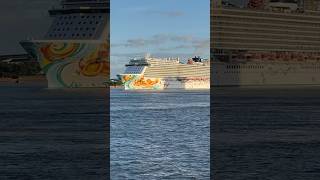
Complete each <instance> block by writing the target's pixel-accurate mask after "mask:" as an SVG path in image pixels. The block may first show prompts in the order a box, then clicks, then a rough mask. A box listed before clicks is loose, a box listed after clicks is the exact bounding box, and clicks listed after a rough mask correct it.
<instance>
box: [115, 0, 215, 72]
mask: <svg viewBox="0 0 320 180" xmlns="http://www.w3.org/2000/svg"><path fill="white" fill-rule="evenodd" d="M209 12H210V1H209V0H112V1H111V34H110V37H111V76H112V77H115V75H116V74H118V73H121V72H122V71H123V70H124V64H125V63H127V62H128V61H129V59H130V58H133V57H136V56H143V55H144V54H145V53H151V54H152V55H153V56H156V57H168V56H170V57H180V58H182V59H187V58H189V57H191V56H195V55H200V56H202V57H205V58H208V57H209V44H210V43H209V42H210V24H209V23H210V13H209Z"/></svg>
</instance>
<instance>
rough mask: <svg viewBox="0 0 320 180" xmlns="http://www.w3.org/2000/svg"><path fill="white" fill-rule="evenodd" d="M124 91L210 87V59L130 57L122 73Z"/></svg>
mask: <svg viewBox="0 0 320 180" xmlns="http://www.w3.org/2000/svg"><path fill="white" fill-rule="evenodd" d="M119 76H120V78H121V81H122V83H123V85H124V88H125V90H164V89H187V90H190V89H199V90H201V89H202V90H203V89H210V61H209V60H205V59H202V58H200V57H194V58H191V59H189V60H188V61H187V62H186V63H182V62H180V59H179V58H154V57H150V55H146V56H145V57H144V58H135V59H131V60H130V61H129V63H128V64H127V65H126V70H125V72H124V73H123V74H120V75H119Z"/></svg>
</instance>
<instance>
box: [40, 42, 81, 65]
mask: <svg viewBox="0 0 320 180" xmlns="http://www.w3.org/2000/svg"><path fill="white" fill-rule="evenodd" d="M80 50H81V45H80V44H79V43H50V44H48V45H46V46H44V47H42V48H41V49H40V51H41V53H42V54H43V56H44V58H45V59H47V60H48V61H54V60H61V59H65V58H67V57H71V56H73V55H74V54H76V53H77V52H78V51H80Z"/></svg>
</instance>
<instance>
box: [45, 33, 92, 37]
mask: <svg viewBox="0 0 320 180" xmlns="http://www.w3.org/2000/svg"><path fill="white" fill-rule="evenodd" d="M69 36H70V35H69ZM92 36H93V35H92V34H91V33H90V34H85V33H83V34H79V33H77V34H71V37H92ZM49 37H67V34H49Z"/></svg>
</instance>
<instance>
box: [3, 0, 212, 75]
mask: <svg viewBox="0 0 320 180" xmlns="http://www.w3.org/2000/svg"><path fill="white" fill-rule="evenodd" d="M0 2H1V6H0V22H1V26H0V27H1V28H0V40H1V41H0V55H2V54H15V53H25V52H24V50H23V49H22V48H21V47H20V45H19V42H20V41H21V40H25V39H30V38H34V39H39V37H41V36H42V35H44V34H45V33H46V31H47V30H48V28H49V26H50V24H51V18H50V17H49V15H48V12H47V11H48V9H51V8H52V7H53V6H57V4H58V3H59V0H10V1H5V0H0ZM209 7H210V2H209V0H111V17H110V18H111V22H110V23H111V34H110V38H111V42H110V43H111V59H110V60H111V76H112V77H115V76H116V74H119V73H122V72H123V71H124V65H125V64H126V63H127V62H128V61H129V60H130V58H134V57H140V56H144V54H146V53H150V54H151V55H152V56H155V57H180V58H181V59H187V58H190V57H191V56H195V55H199V56H202V57H204V58H208V57H209V44H210V43H209V39H210V38H209V36H210V35H209V34H210V24H209V23H210V16H209V14H210V13H209V11H210V9H209Z"/></svg>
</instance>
